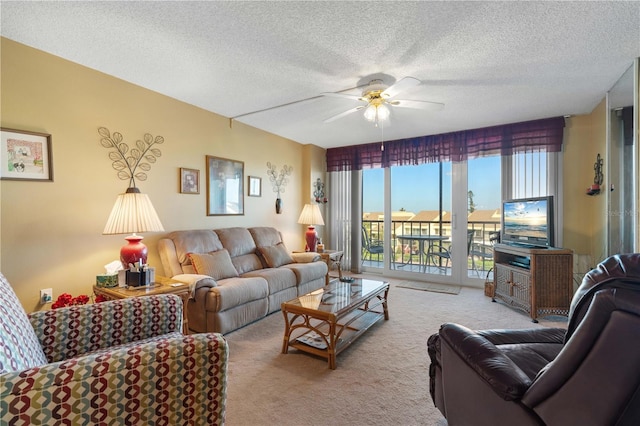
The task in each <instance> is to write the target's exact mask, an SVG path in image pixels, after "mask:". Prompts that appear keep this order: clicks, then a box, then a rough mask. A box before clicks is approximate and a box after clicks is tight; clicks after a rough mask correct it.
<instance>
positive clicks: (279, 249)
mask: <svg viewBox="0 0 640 426" xmlns="http://www.w3.org/2000/svg"><path fill="white" fill-rule="evenodd" d="M258 251H259V252H260V254H261V255H262V257H263V258H264V260H265V262H266V263H267V266H268V267H269V268H277V267H279V266H282V265H288V264H290V263H294V260H293V258H292V257H291V255H290V254H289V250H287V248H286V247H285V245H284V244H283V243H278V244H276V245H275V246H264V247H258Z"/></svg>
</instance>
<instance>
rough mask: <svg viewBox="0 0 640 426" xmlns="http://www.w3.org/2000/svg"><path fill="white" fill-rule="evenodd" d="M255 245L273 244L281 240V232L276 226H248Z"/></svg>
mask: <svg viewBox="0 0 640 426" xmlns="http://www.w3.org/2000/svg"><path fill="white" fill-rule="evenodd" d="M249 232H250V233H251V236H252V237H253V241H255V243H256V246H257V247H263V246H275V245H276V244H278V243H281V242H282V234H280V231H278V230H277V229H276V228H272V227H269V226H256V227H253V228H249Z"/></svg>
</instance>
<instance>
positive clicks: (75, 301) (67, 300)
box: [51, 293, 107, 309]
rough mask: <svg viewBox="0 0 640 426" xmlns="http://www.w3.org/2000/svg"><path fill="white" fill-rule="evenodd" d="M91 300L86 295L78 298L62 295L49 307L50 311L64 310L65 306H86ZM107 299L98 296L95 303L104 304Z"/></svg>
mask: <svg viewBox="0 0 640 426" xmlns="http://www.w3.org/2000/svg"><path fill="white" fill-rule="evenodd" d="M90 300H91V299H90V298H89V296H87V295H86V294H81V295H80V296H78V297H73V296H71V295H70V294H69V293H62V294H61V295H60V296H58V298H57V299H56V301H55V302H53V304H52V305H51V309H58V308H65V307H67V306H77V305H86V304H87V303H89V301H90ZM106 300H107V299H106V298H105V297H104V296H103V295H101V294H99V295H97V296H96V297H95V303H100V302H104V301H106Z"/></svg>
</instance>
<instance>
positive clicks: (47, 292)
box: [40, 288, 53, 305]
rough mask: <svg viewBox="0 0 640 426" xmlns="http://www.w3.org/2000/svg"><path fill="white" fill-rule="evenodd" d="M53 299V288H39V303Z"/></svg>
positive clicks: (49, 301)
mask: <svg viewBox="0 0 640 426" xmlns="http://www.w3.org/2000/svg"><path fill="white" fill-rule="evenodd" d="M52 301H53V289H52V288H45V289H43V290H40V303H41V304H43V305H44V304H45V303H51V302H52Z"/></svg>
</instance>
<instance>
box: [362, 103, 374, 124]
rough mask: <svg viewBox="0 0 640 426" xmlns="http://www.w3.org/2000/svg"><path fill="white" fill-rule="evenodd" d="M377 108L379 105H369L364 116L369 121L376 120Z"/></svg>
mask: <svg viewBox="0 0 640 426" xmlns="http://www.w3.org/2000/svg"><path fill="white" fill-rule="evenodd" d="M376 109H377V107H376V106H375V105H369V106H368V107H367V108H365V110H364V118H365V119H366V120H367V121H376V115H377V111H376Z"/></svg>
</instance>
